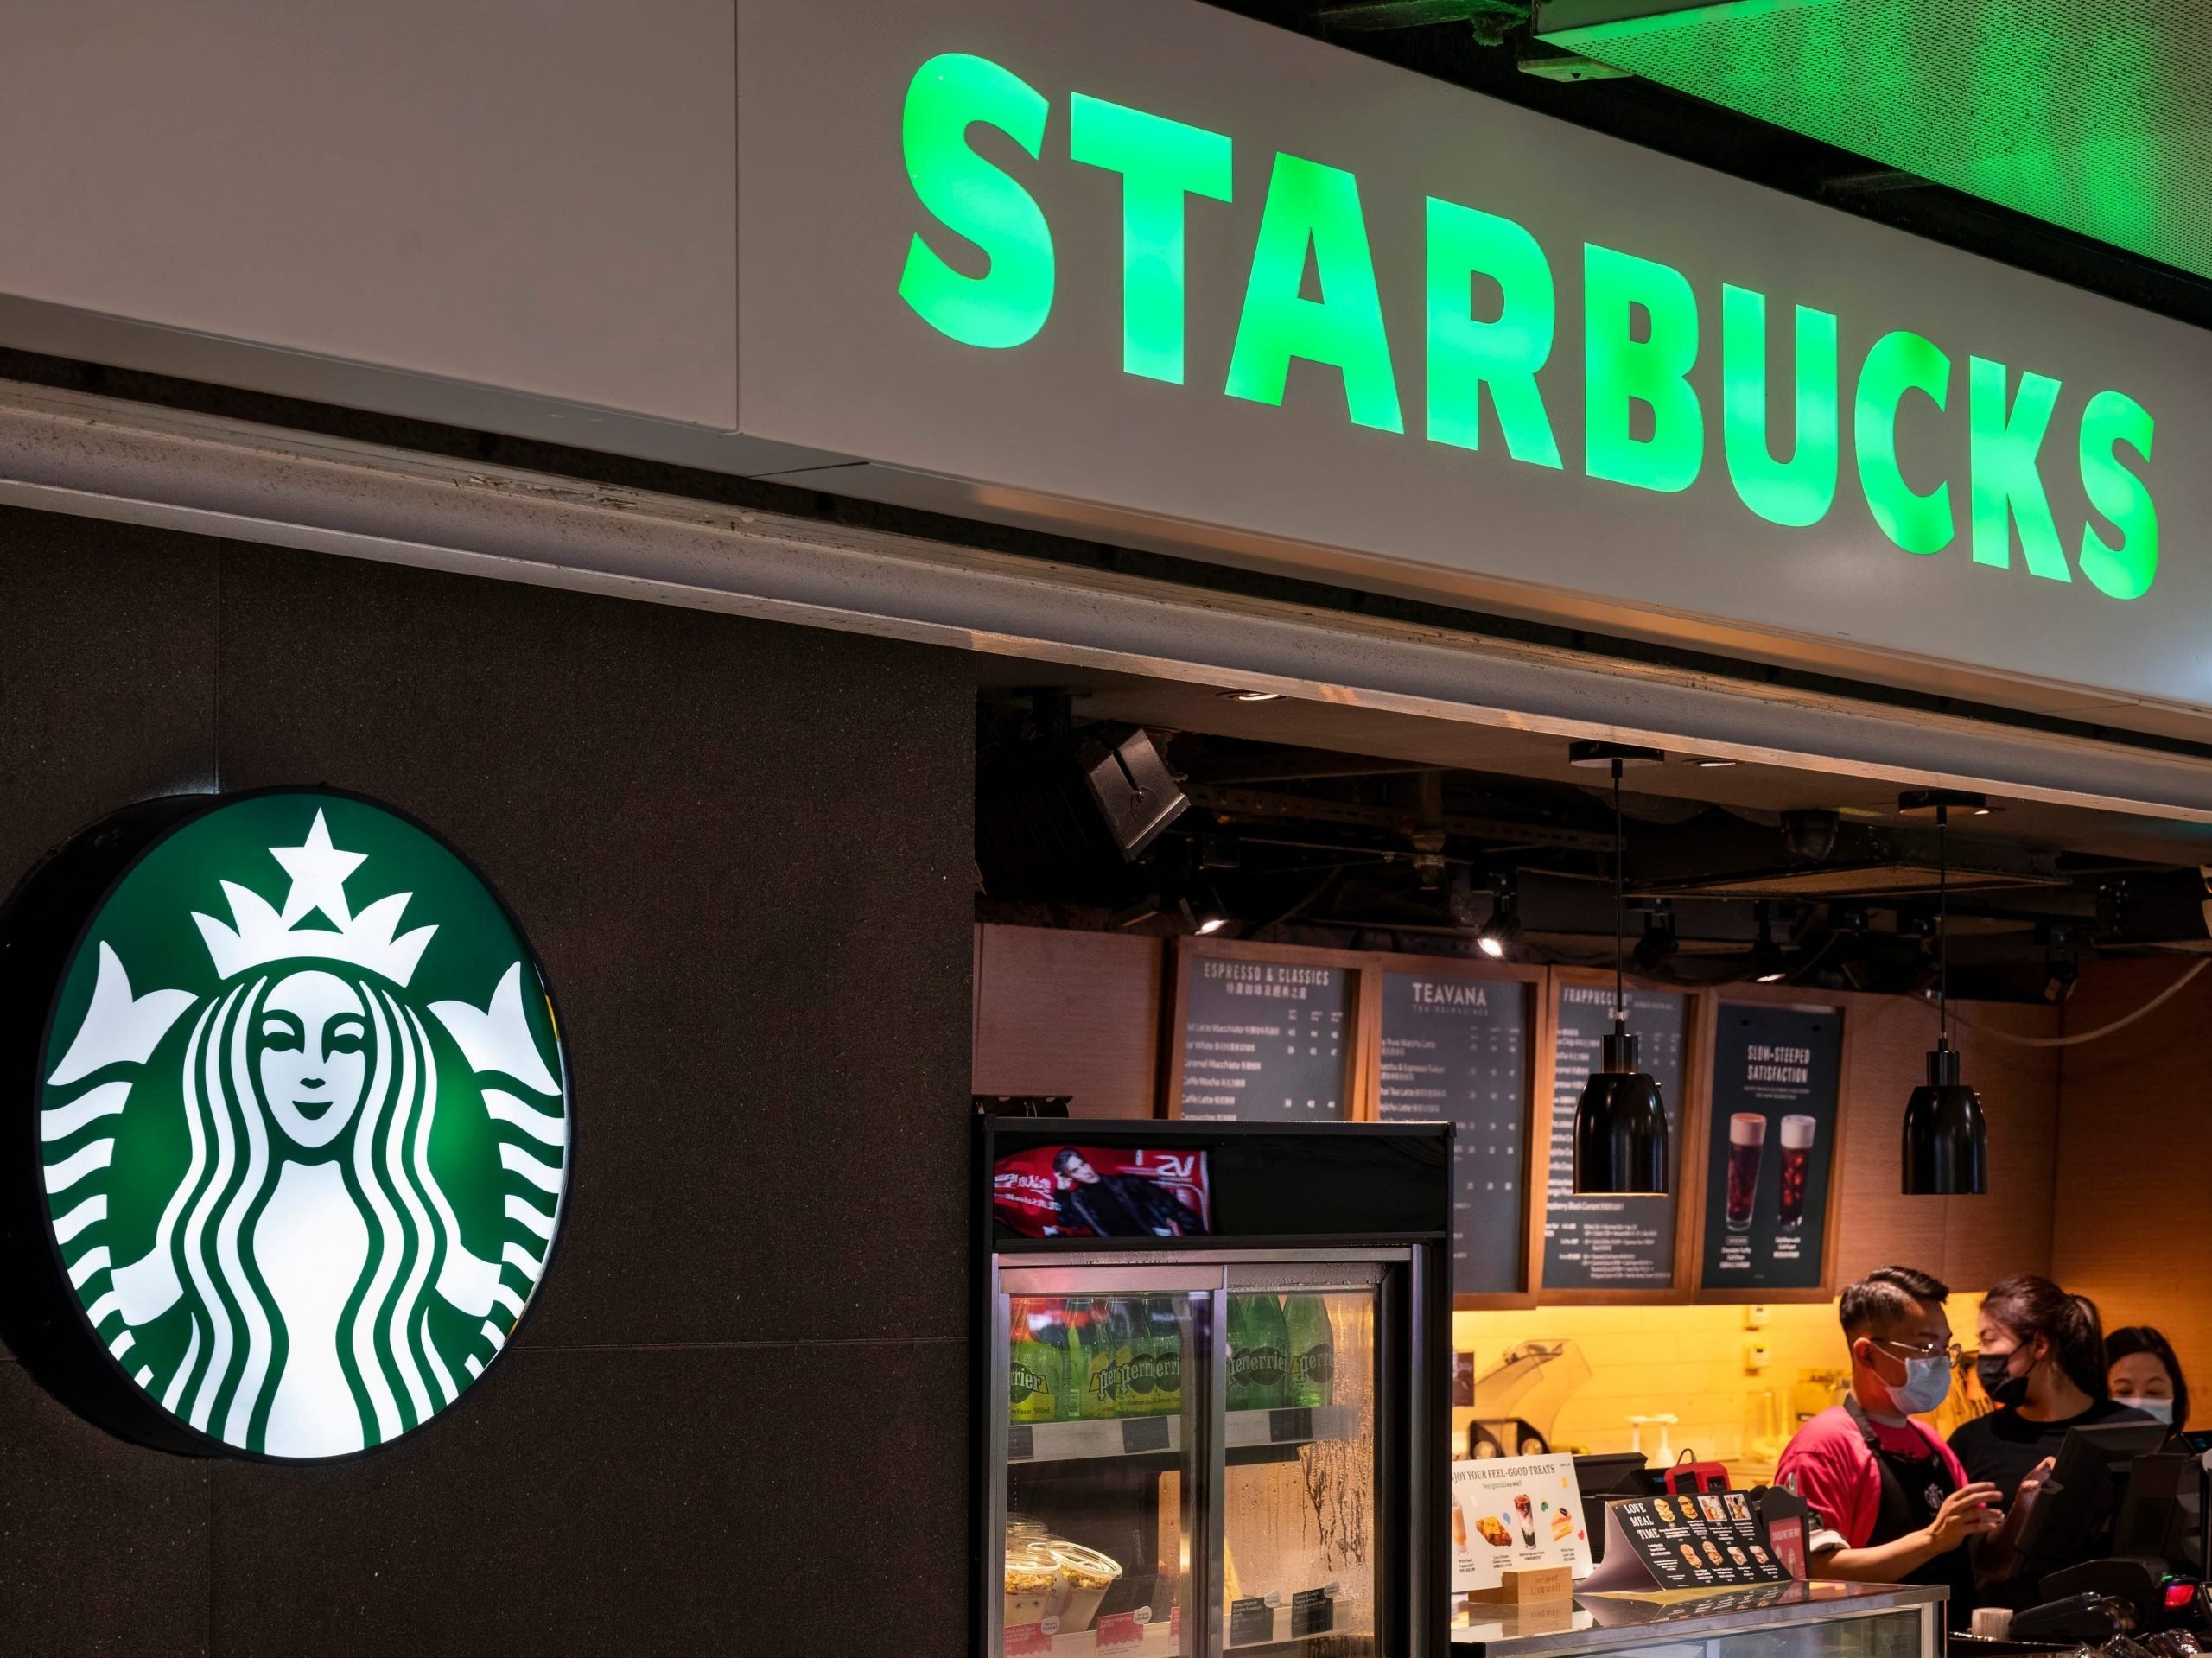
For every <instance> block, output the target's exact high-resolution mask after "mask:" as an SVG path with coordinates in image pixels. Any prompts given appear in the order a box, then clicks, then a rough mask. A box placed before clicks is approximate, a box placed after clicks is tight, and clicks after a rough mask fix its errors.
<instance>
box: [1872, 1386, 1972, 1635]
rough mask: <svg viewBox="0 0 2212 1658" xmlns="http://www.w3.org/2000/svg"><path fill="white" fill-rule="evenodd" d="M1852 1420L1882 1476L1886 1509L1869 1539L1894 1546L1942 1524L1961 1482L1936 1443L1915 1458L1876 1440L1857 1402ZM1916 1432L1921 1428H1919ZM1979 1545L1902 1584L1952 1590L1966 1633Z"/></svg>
mask: <svg viewBox="0 0 2212 1658" xmlns="http://www.w3.org/2000/svg"><path fill="white" fill-rule="evenodd" d="M1844 1408H1845V1409H1846V1410H1847V1411H1849V1412H1850V1413H1851V1420H1853V1421H1854V1422H1856V1423H1857V1424H1858V1425H1859V1435H1860V1437H1861V1438H1863V1439H1865V1440H1866V1448H1867V1450H1869V1451H1871V1452H1873V1453H1874V1466H1875V1467H1876V1468H1877V1469H1878V1470H1880V1471H1881V1475H1882V1506H1881V1507H1880V1509H1878V1510H1876V1512H1875V1515H1874V1529H1873V1531H1872V1533H1871V1534H1869V1535H1868V1537H1867V1539H1866V1541H1867V1544H1868V1545H1869V1546H1870V1547H1871V1546H1872V1545H1874V1544H1876V1543H1894V1542H1895V1541H1897V1539H1898V1538H1900V1537H1904V1536H1909V1535H1910V1534H1912V1533H1914V1532H1916V1531H1921V1530H1923V1529H1925V1528H1927V1527H1929V1526H1931V1525H1933V1524H1934V1523H1935V1521H1936V1513H1937V1511H1938V1510H1940V1509H1942V1506H1943V1500H1944V1498H1946V1497H1948V1496H1950V1495H1951V1493H1952V1492H1954V1491H1955V1490H1958V1489H1959V1488H1958V1483H1957V1482H1956V1481H1955V1480H1954V1479H1952V1477H1951V1471H1950V1468H1949V1466H1948V1464H1946V1463H1945V1462H1944V1461H1943V1459H1942V1458H1941V1457H1939V1456H1937V1455H1936V1449H1935V1447H1934V1446H1933V1445H1930V1446H1929V1447H1928V1454H1927V1455H1926V1456H1924V1457H1909V1456H1907V1455H1905V1453H1904V1452H1902V1451H1892V1450H1891V1449H1890V1448H1889V1447H1888V1446H1887V1445H1884V1444H1883V1443H1882V1442H1881V1440H1880V1439H1878V1438H1876V1437H1875V1433H1874V1425H1873V1423H1872V1422H1871V1421H1869V1420H1867V1419H1866V1412H1865V1411H1864V1410H1862V1409H1860V1408H1859V1401H1857V1400H1856V1399H1847V1400H1846V1401H1844ZM1913 1431H1914V1432H1915V1433H1918V1432H1919V1430H1918V1429H1917V1428H1915V1429H1914V1430H1913ZM1972 1547H1973V1545H1972V1544H1971V1543H1970V1542H1968V1543H1961V1544H1960V1545H1959V1546H1958V1547H1956V1548H1954V1549H1950V1550H1948V1551H1947V1552H1945V1553H1942V1554H1938V1555H1936V1556H1934V1557H1933V1558H1932V1559H1930V1560H1925V1561H1923V1562H1922V1563H1921V1564H1920V1565H1919V1566H1916V1567H1915V1568H1914V1569H1913V1570H1912V1571H1911V1572H1908V1573H1907V1574H1906V1575H1905V1576H1904V1577H1903V1578H1901V1579H1898V1581H1899V1582H1901V1583H1923V1584H1939V1585H1942V1587H1944V1588H1946V1589H1948V1590H1949V1591H1951V1606H1950V1613H1949V1622H1950V1626H1951V1627H1952V1628H1953V1629H1965V1628H1966V1627H1967V1624H1968V1623H1970V1622H1971V1621H1972V1618H1973V1614H1974V1559H1973V1555H1972V1552H1971V1551H1972Z"/></svg>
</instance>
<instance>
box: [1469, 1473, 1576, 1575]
mask: <svg viewBox="0 0 2212 1658" xmlns="http://www.w3.org/2000/svg"><path fill="white" fill-rule="evenodd" d="M1590 1561H1591V1554H1590V1540H1589V1538H1588V1537H1587V1536H1586V1534H1585V1533H1584V1528H1583V1521H1582V1492H1581V1489H1580V1487H1579V1486H1578V1485H1577V1484H1576V1483H1575V1478H1574V1458H1572V1457H1566V1456H1559V1457H1498V1458H1482V1459H1479V1460H1477V1461H1473V1462H1455V1463H1453V1464H1452V1592H1453V1593H1454V1594H1459V1593H1474V1594H1484V1593H1488V1592H1489V1591H1493V1590H1495V1589H1497V1587H1498V1585H1499V1584H1500V1583H1501V1582H1502V1581H1503V1576H1504V1573H1505V1572H1506V1571H1507V1570H1508V1569H1509V1568H1510V1569H1518V1570H1526V1569H1529V1568H1530V1567H1537V1566H1565V1567H1566V1568H1567V1570H1568V1572H1570V1573H1571V1574H1572V1575H1573V1577H1574V1578H1577V1579H1580V1578H1584V1577H1586V1576H1588V1575H1589V1572H1590Z"/></svg>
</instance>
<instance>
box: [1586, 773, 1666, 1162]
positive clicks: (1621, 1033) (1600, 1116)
mask: <svg viewBox="0 0 2212 1658" xmlns="http://www.w3.org/2000/svg"><path fill="white" fill-rule="evenodd" d="M1647 758H1649V759H1656V758H1657V756H1656V754H1653V753H1652V752H1651V751H1650V750H1649V749H1637V748H1627V747H1622V746H1615V745H1611V744H1599V743H1577V744H1576V745H1575V746H1574V754H1573V764H1575V765H1588V764H1590V763H1591V762H1592V760H1597V759H1604V760H1607V761H1610V762H1611V769H1612V774H1613V1028H1612V1033H1611V1035H1609V1036H1607V1037H1606V1038H1605V1039H1604V1041H1603V1043H1602V1044H1601V1047H1602V1060H1601V1064H1600V1065H1599V1069H1598V1070H1593V1071H1592V1072H1591V1073H1590V1080H1589V1081H1588V1082H1586V1083H1584V1084H1583V1085H1582V1098H1581V1099H1580V1101H1579V1102H1577V1103H1576V1105H1575V1108H1574V1190H1575V1191H1577V1192H1590V1193H1597V1194H1605V1193H1623V1192H1627V1193H1639V1192H1663V1191H1666V1190H1667V1162H1668V1157H1667V1104H1666V1102H1665V1101H1664V1100H1662V1099H1661V1098H1660V1096H1659V1084H1658V1083H1656V1082H1654V1081H1653V1080H1652V1079H1651V1078H1650V1077H1649V1076H1648V1075H1646V1074H1645V1073H1644V1072H1643V1070H1639V1069H1638V1068H1637V1062H1636V1038H1635V1036H1634V1035H1633V1034H1632V1033H1631V1032H1630V1030H1629V1028H1628V998H1627V994H1626V991H1625V990H1624V987H1623V984H1622V980H1621V915H1622V912H1623V911H1624V910H1625V909H1626V907H1627V900H1626V893H1625V889H1624V876H1623V869H1622V856H1621V852H1622V843H1623V839H1624V836H1623V835H1622V829H1621V764H1622V762H1623V761H1624V760H1630V761H1634V760H1639V759H1647Z"/></svg>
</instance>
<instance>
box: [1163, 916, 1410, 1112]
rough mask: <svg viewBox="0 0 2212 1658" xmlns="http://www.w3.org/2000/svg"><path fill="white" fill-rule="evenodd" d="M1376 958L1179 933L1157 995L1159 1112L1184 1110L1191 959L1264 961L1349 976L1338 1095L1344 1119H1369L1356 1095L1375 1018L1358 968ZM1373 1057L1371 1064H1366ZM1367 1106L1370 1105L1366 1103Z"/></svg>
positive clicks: (1367, 1070)
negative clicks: (1170, 979) (1162, 992)
mask: <svg viewBox="0 0 2212 1658" xmlns="http://www.w3.org/2000/svg"><path fill="white" fill-rule="evenodd" d="M1374 960H1375V957H1374V956H1370V955H1368V954H1366V953H1365V952H1363V951H1359V950H1313V949H1309V948H1307V947H1306V946H1305V945H1303V944H1255V943H1248V942H1246V941H1245V940H1243V939H1241V938H1230V939H1213V938H1179V939H1177V940H1176V941H1175V949H1174V950H1173V953H1172V954H1171V955H1170V956H1168V958H1167V970H1168V973H1169V974H1170V975H1172V977H1173V983H1171V984H1170V985H1169V986H1168V988H1167V994H1166V995H1164V996H1162V997H1161V998H1160V1009H1161V1012H1162V1015H1163V1027H1162V1029H1161V1031H1160V1043H1161V1052H1160V1115H1162V1116H1166V1117H1179V1116H1181V1115H1183V1020H1184V1019H1185V1016H1186V1014H1187V1013H1189V1010H1190V999H1191V963H1192V962H1207V961H1212V962H1269V963H1272V964H1274V965H1275V966H1279V967H1285V966H1287V967H1334V968H1342V969H1344V970H1345V972H1346V973H1348V974H1349V975H1351V984H1350V994H1348V995H1347V996H1346V998H1345V1006H1346V1007H1347V1009H1348V1010H1349V1015H1348V1017H1347V1019H1346V1020H1345V1022H1346V1024H1347V1025H1349V1026H1351V1028H1350V1029H1349V1030H1347V1031H1346V1032H1344V1084H1343V1094H1342V1098H1343V1100H1344V1117H1343V1119H1342V1120H1343V1121H1345V1122H1369V1121H1373V1118H1372V1117H1371V1116H1368V1115H1362V1108H1361V1099H1360V1096H1361V1094H1362V1092H1363V1090H1365V1089H1367V1088H1368V1086H1369V1084H1368V1081H1367V1079H1368V1077H1370V1076H1371V1075H1375V1074H1376V1065H1377V1064H1379V1063H1380V1060H1379V1050H1378V1051H1377V1053H1376V1054H1370V1052H1369V1049H1370V1045H1373V1044H1375V1042H1376V1035H1375V1020H1373V1019H1372V1018H1371V1017H1370V1013H1369V1007H1368V989H1367V984H1366V979H1367V976H1368V975H1367V974H1366V973H1365V972H1364V971H1363V969H1365V968H1366V967H1367V966H1368V965H1369V963H1370V962H1373V961H1374ZM1370 1059H1373V1060H1375V1061H1376V1064H1370ZM1370 1109H1371V1107H1370Z"/></svg>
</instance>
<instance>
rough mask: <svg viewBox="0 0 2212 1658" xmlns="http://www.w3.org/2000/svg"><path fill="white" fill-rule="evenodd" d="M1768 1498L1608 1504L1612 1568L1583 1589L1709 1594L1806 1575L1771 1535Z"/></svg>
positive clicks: (1608, 1563) (1753, 1494)
mask: <svg viewBox="0 0 2212 1658" xmlns="http://www.w3.org/2000/svg"><path fill="white" fill-rule="evenodd" d="M1763 1495H1764V1493H1763V1492H1759V1491H1707V1492H1700V1493H1699V1494H1697V1495H1695V1496H1691V1495H1688V1494H1685V1495H1682V1496H1637V1497H1624V1498H1622V1499H1621V1500H1620V1501H1618V1502H1613V1503H1610V1504H1608V1505H1607V1507H1606V1509H1605V1551H1604V1553H1603V1555H1602V1557H1601V1558H1602V1559H1603V1560H1604V1562H1605V1564H1604V1565H1602V1566H1599V1568H1598V1569H1597V1570H1596V1571H1595V1572H1592V1574H1591V1575H1590V1576H1589V1578H1588V1579H1586V1580H1585V1581H1584V1583H1583V1585H1582V1588H1583V1591H1585V1592H1586V1593H1587V1592H1592V1591H1600V1590H1625V1591H1631V1592H1633V1591H1638V1590H1644V1591H1649V1590H1652V1589H1660V1590H1669V1591H1680V1590H1689V1591H1707V1590H1722V1589H1739V1588H1746V1587H1751V1586H1753V1585H1760V1584H1770V1583H1788V1582H1789V1581H1790V1580H1791V1579H1793V1578H1795V1577H1797V1576H1799V1575H1802V1574H1801V1572H1793V1571H1792V1570H1791V1569H1790V1566H1789V1564H1788V1563H1787V1562H1786V1560H1785V1557H1784V1556H1783V1553H1782V1552H1781V1550H1780V1549H1779V1548H1778V1547H1777V1540H1776V1539H1775V1537H1774V1536H1773V1535H1771V1534H1770V1531H1769V1525H1768V1521H1767V1519H1766V1517H1765V1515H1764V1513H1763V1511H1762V1509H1761V1505H1760V1502H1759V1501H1758V1499H1759V1498H1760V1496H1763ZM1798 1523H1799V1524H1800V1525H1801V1526H1802V1521H1799V1522H1798ZM1799 1559H1800V1560H1802V1547H1801V1549H1800V1551H1799Z"/></svg>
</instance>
